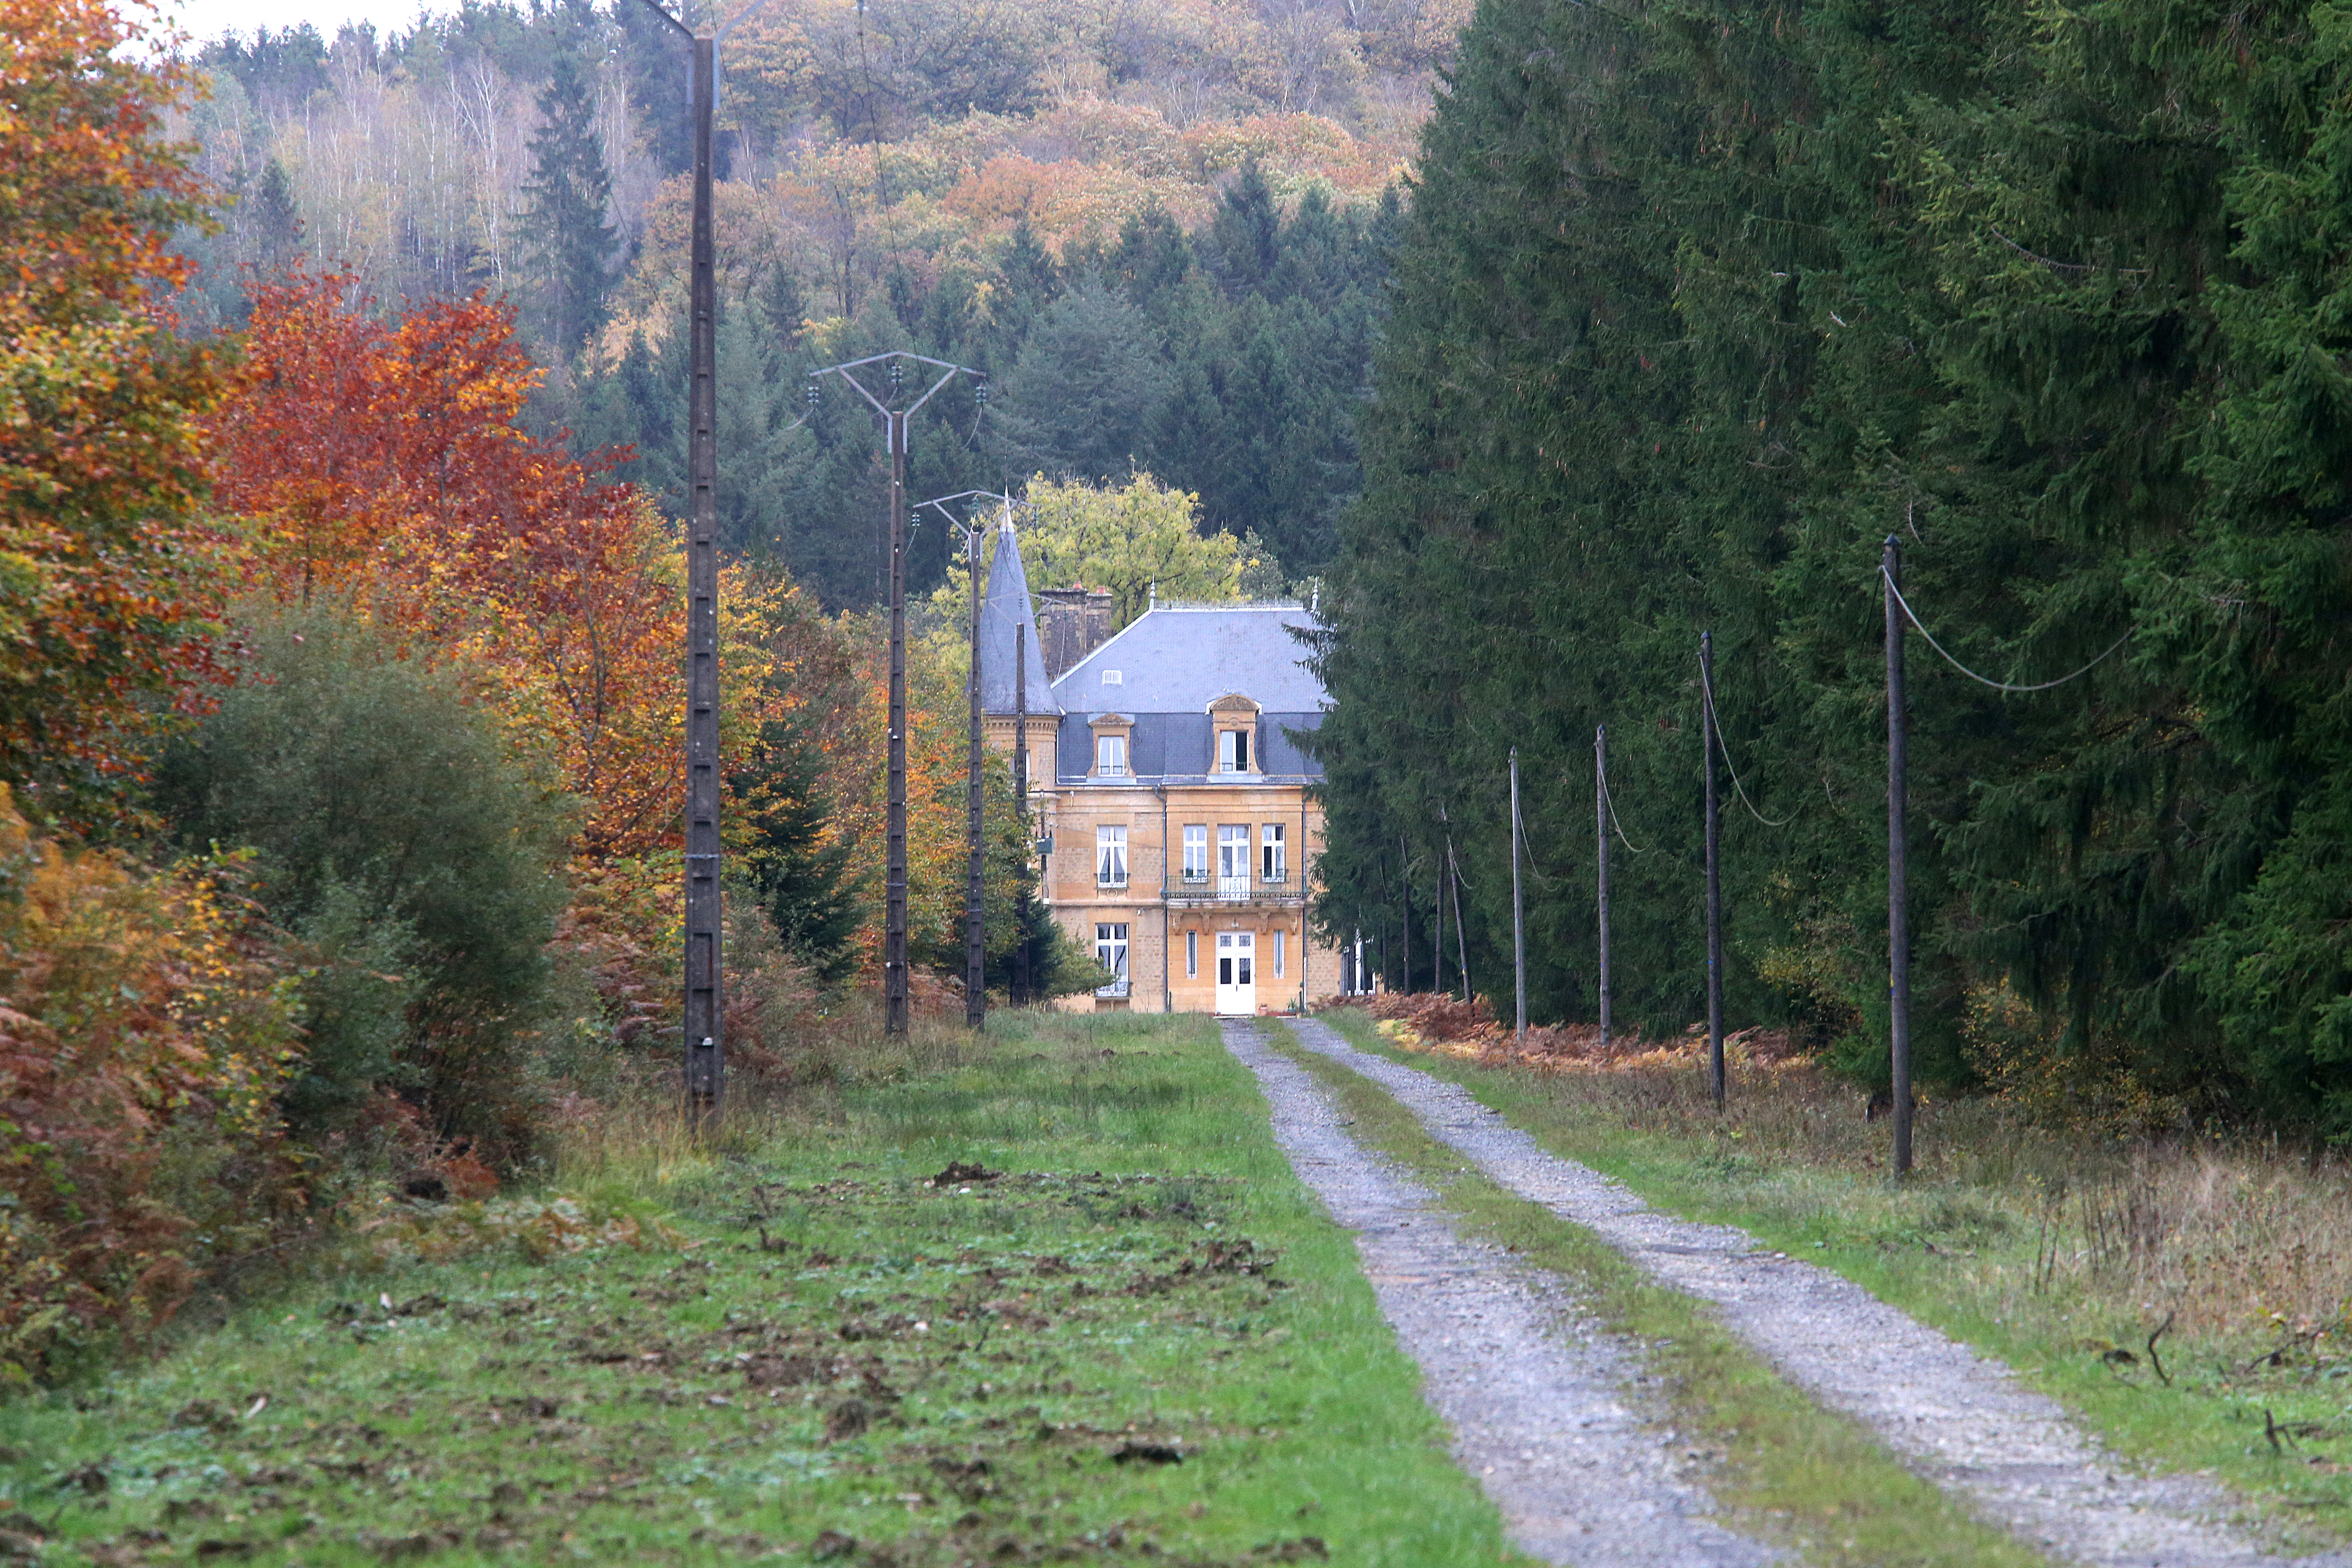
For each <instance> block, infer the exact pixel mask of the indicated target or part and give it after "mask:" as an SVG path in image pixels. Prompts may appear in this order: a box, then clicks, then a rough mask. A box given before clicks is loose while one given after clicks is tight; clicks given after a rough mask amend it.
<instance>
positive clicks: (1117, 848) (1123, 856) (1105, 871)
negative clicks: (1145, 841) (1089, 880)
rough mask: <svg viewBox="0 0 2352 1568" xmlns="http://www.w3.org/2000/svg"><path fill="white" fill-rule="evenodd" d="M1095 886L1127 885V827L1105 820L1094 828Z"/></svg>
mask: <svg viewBox="0 0 2352 1568" xmlns="http://www.w3.org/2000/svg"><path fill="white" fill-rule="evenodd" d="M1095 886H1096V887H1097V888H1124V887H1126V886H1127V829H1126V827H1125V826H1122V825H1120V824H1118V823H1109V822H1106V823H1103V824H1101V825H1100V826H1097V827H1096V829H1095Z"/></svg>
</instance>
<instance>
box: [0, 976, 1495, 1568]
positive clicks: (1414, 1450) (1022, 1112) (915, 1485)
mask: <svg viewBox="0 0 2352 1568" xmlns="http://www.w3.org/2000/svg"><path fill="white" fill-rule="evenodd" d="M654 1141H655V1142H660V1140H659V1139H658V1138H656V1139H655V1140H654ZM734 1142H735V1144H736V1147H735V1148H734V1150H733V1151H732V1152H731V1153H730V1152H724V1151H722V1156H723V1157H711V1156H709V1155H705V1156H700V1157H697V1156H693V1155H692V1152H690V1151H686V1152H681V1150H680V1147H679V1146H678V1145H677V1141H676V1140H675V1138H674V1137H672V1138H671V1139H670V1140H669V1142H668V1143H667V1144H666V1145H664V1146H663V1147H662V1148H659V1149H656V1151H655V1152H654V1153H653V1154H652V1155H650V1156H649V1155H647V1154H646V1153H645V1152H644V1151H643V1150H638V1149H629V1148H623V1149H616V1150H610V1151H606V1152H604V1157H602V1158H601V1159H590V1158H586V1157H585V1156H584V1154H583V1151H581V1150H579V1149H578V1148H573V1149H572V1151H570V1152H569V1153H568V1154H567V1161H568V1163H570V1165H571V1166H572V1168H573V1169H574V1170H579V1169H582V1168H583V1167H594V1168H595V1170H596V1171H597V1173H599V1179H600V1180H601V1181H602V1182H603V1183H604V1184H605V1186H606V1187H608V1188H612V1187H618V1188H623V1189H631V1188H632V1183H634V1184H635V1185H634V1188H633V1189H632V1190H633V1191H634V1194H635V1199H636V1200H637V1201H638V1202H639V1205H640V1207H641V1208H642V1205H643V1198H644V1196H645V1194H646V1193H647V1192H650V1191H658V1192H659V1193H660V1194H661V1195H662V1198H663V1200H664V1202H665V1204H666V1205H667V1207H668V1209H669V1211H670V1214H669V1224H670V1225H671V1226H673V1227H674V1229H675V1232H676V1237H677V1238H678V1239H682V1240H683V1241H684V1242H685V1243H686V1245H684V1246H683V1247H680V1246H677V1245H675V1244H674V1243H663V1242H659V1241H656V1242H655V1243H654V1244H652V1245H649V1246H645V1247H628V1246H622V1245H609V1246H603V1247H593V1248H590V1249H586V1250H583V1251H580V1252H577V1253H567V1254H560V1255H558V1256H555V1257H553V1258H551V1259H549V1260H547V1261H543V1262H532V1261H530V1260H528V1259H527V1258H522V1257H520V1256H519V1255H518V1254H517V1253H516V1252H515V1251H514V1250H513V1249H512V1248H504V1249H501V1250H497V1251H478V1252H475V1253H472V1254H470V1255H467V1256H463V1257H458V1258H450V1259H448V1260H446V1261H445V1262H442V1263H440V1264H437V1265H425V1264H414V1265H410V1266H406V1267H402V1268H393V1269H390V1270H388V1271H384V1272H379V1273H373V1274H360V1273H354V1274H352V1275H350V1276H348V1277H344V1278H340V1279H326V1280H321V1281H319V1282H318V1283H317V1285H316V1286H315V1287H314V1288H312V1289H309V1290H306V1291H300V1292H296V1293H294V1294H293V1295H291V1296H289V1298H288V1299H285V1300H278V1301H276V1302H274V1303H271V1304H269V1305H268V1306H266V1307H261V1306H257V1307H252V1308H248V1309H247V1310H243V1311H241V1312H239V1313H237V1314H236V1315H235V1316H233V1317H232V1318H231V1320H230V1321H228V1322H227V1323H226V1325H225V1326H223V1327H221V1328H219V1329H217V1330H216V1331H209V1332H206V1333H204V1334H201V1335H195V1336H192V1337H191V1338H190V1339H189V1340H188V1341H186V1342H184V1343H183V1344H182V1345H181V1346H180V1347H179V1348H178V1349H176V1350H175V1351H174V1352H173V1353H171V1354H170V1355H169V1356H168V1357H166V1358H165V1359H163V1360H162V1361H161V1362H160V1363H156V1364H153V1365H151V1366H146V1367H141V1368H137V1369H132V1370H126V1371H124V1372H121V1373H119V1374H117V1375H115V1376H113V1377H112V1378H110V1379H109V1380H107V1381H106V1382H104V1383H102V1384H97V1385H94V1386H90V1387H85V1388H83V1389H81V1390H79V1391H78V1392H75V1393H72V1394H54V1395H48V1396H44V1397H41V1398H38V1399H26V1400H20V1401H18V1402H16V1403H14V1404H11V1405H5V1406H0V1529H7V1528H9V1527H10V1525H11V1523H12V1521H13V1523H14V1527H15V1531H16V1544H17V1545H19V1546H26V1545H27V1544H28V1543H30V1542H34V1541H35V1540H36V1538H37V1539H38V1541H39V1542H43V1543H45V1544H43V1545H42V1547H41V1548H40V1549H41V1550H44V1551H46V1552H47V1559H48V1560H53V1561H58V1562H65V1561H77V1562H79V1561H88V1560H93V1559H94V1560H96V1561H99V1562H110V1563H145V1562H155V1563H164V1562H171V1563H185V1562H190V1561H199V1562H228V1561H242V1562H251V1563H309V1564H327V1563H380V1562H383V1561H385V1560H387V1559H398V1558H403V1557H408V1556H415V1557H431V1558H432V1559H433V1560H435V1561H436V1562H441V1563H451V1564H462V1563H478V1562H492V1561H507V1560H509V1559H527V1560H530V1561H541V1560H546V1561H559V1562H561V1561H581V1562H599V1563H609V1562H630V1563H706V1562H708V1563H718V1562H733V1561H738V1560H740V1559H742V1558H745V1557H750V1556H755V1555H772V1556H773V1557H774V1558H775V1560H777V1561H781V1562H786V1563H807V1562H814V1561H828V1562H841V1563H859V1564H900V1565H908V1568H911V1565H915V1564H931V1563H938V1564H946V1563H971V1562H980V1561H987V1562H991V1563H995V1562H1025V1561H1045V1560H1049V1559H1050V1560H1055V1561H1101V1562H1127V1561H1136V1562H1144V1561H1151V1562H1159V1563H1171V1562H1172V1563H1265V1562H1288V1561H1314V1560H1318V1559H1319V1557H1320V1555H1321V1554H1322V1553H1323V1552H1328V1554H1329V1557H1330V1559H1331V1560H1332V1561H1335V1562H1342V1563H1362V1564H1397V1565H1405V1564H1413V1565H1421V1564H1433V1563H1446V1564H1454V1563H1496V1562H1501V1563H1523V1562H1525V1561H1526V1560H1525V1559H1523V1558H1520V1557H1518V1556H1517V1554H1516V1553H1513V1552H1510V1551H1508V1550H1507V1547H1506V1545H1505V1543H1504V1541H1503V1538H1502V1533H1501V1528H1500V1522H1499V1520H1498V1518H1497V1516H1496V1512H1495V1510H1494V1509H1493V1508H1492V1507H1491V1505H1489V1504H1488V1503H1487V1502H1486V1500H1485V1499H1484V1497H1483V1496H1481V1495H1480V1494H1479V1492H1478V1491H1477V1489H1476V1488H1475V1486H1474V1485H1472V1484H1471V1483H1470V1482H1469V1481H1468V1480H1467V1479H1465V1477H1463V1476H1462V1475H1461V1474H1460V1472H1459V1471H1458V1470H1456V1469H1455V1468H1454V1466H1453V1464H1452V1463H1451V1462H1450V1460H1449V1459H1448V1458H1447V1457H1446V1455H1445V1453H1444V1448H1443V1439H1444V1433H1443V1430H1442V1428H1441V1426H1440V1424H1439V1423H1438V1422H1437V1420H1436V1418H1435V1417H1434V1416H1433V1415H1432V1414H1431V1413H1430V1411H1429V1410H1428V1408H1427V1406H1426V1405H1424V1404H1423V1401H1422V1400H1421V1398H1420V1397H1419V1394H1418V1375H1417V1373H1416V1372H1415V1370H1414V1368H1413V1367H1412V1363H1410V1362H1409V1361H1408V1360H1407V1359H1406V1358H1405V1357H1404V1356H1403V1355H1402V1353H1401V1352H1399V1351H1398V1350H1397V1349H1396V1347H1395V1344H1394V1342H1393V1339H1392V1337H1391V1334H1390V1332H1389V1331H1388V1329H1387V1327H1386V1325H1385V1324H1384V1323H1383V1322H1382V1321H1381V1318H1380V1315H1379V1312H1378V1310H1377V1308H1376V1306H1375V1304H1374V1301H1373V1298H1372V1295H1371V1291H1370V1287H1369V1286H1368V1285H1367V1284H1366V1283H1365V1282H1364V1280H1363V1279H1362V1278H1361V1276H1360V1273H1359V1270H1358V1266H1357V1260H1356V1256H1355V1252H1354V1248H1353V1247H1352V1245H1351V1244H1350V1242H1349V1239H1348V1237H1347V1236H1346V1235H1345V1233H1343V1232H1341V1231H1339V1229H1338V1228H1337V1227H1335V1226H1332V1225H1331V1224H1330V1223H1329V1221H1328V1219H1326V1218H1325V1217H1324V1216H1323V1215H1322V1213H1321V1211H1320V1210H1319V1209H1318V1208H1317V1207H1316V1206H1315V1205H1314V1203H1313V1201H1312V1199H1311V1197H1310V1196H1309V1195H1308V1194H1307V1193H1306V1191H1305V1190H1304V1189H1303V1188H1302V1187H1300V1186H1299V1185H1298V1184H1297V1181H1296V1180H1295V1179H1294V1178H1293V1177H1292V1175H1291V1173H1290V1172H1289V1169H1288V1167H1287V1165H1286V1163H1285V1162H1284V1161H1283V1159H1282V1156H1281V1154H1280V1152H1278V1151H1277V1150H1276V1148H1275V1146H1274V1144H1273V1142H1272V1139H1271V1136H1270V1133H1269V1131H1268V1128H1267V1124H1266V1116H1265V1104H1264V1101H1263V1100H1262V1099H1261V1098H1260V1097H1259V1095H1258V1094H1257V1091H1256V1089H1255V1085H1254V1083H1253V1082H1252V1081H1251V1079H1250V1077H1249V1075H1248V1073H1247V1072H1246V1070H1245V1069H1244V1068H1241V1067H1240V1066H1239V1065H1238V1064H1237V1063H1235V1062H1234V1061H1233V1060H1232V1059H1231V1058H1229V1057H1228V1056H1227V1055H1226V1053H1225V1052H1224V1051H1223V1048H1222V1047H1221V1045H1220V1044H1219V1041H1218V1037H1217V1035H1216V1033H1215V1030H1214V1027H1213V1025H1211V1024H1209V1023H1208V1022H1206V1021H1204V1020H1197V1019H1176V1020H1152V1019H1136V1020H1131V1021H1122V1022H1120V1023H1118V1024H1115V1025H1108V1026H1104V1025H1099V1024H1094V1023H1093V1022H1092V1021H1088V1020H1068V1019H1062V1018H1057V1017H1055V1016H1011V1015H1006V1014H999V1015H998V1016H997V1018H996V1019H995V1020H993V1021H992V1030H991V1033H990V1034H989V1036H988V1037H986V1038H985V1040H984V1041H983V1042H982V1043H979V1044H976V1045H969V1046H966V1047H956V1048H951V1049H949V1050H945V1051H942V1052H934V1053H932V1054H931V1055H930V1056H929V1058H921V1057H918V1058H911V1059H910V1060H909V1062H908V1065H906V1066H904V1067H903V1068H899V1069H897V1070H894V1071H893V1072H892V1073H891V1074H889V1075H888V1076H887V1078H880V1077H877V1078H874V1079H864V1080H860V1079H856V1078H854V1077H852V1078H850V1079H847V1080H846V1081H845V1082H843V1083H841V1084H840V1085H838V1086H837V1087H836V1089H835V1090H833V1091H832V1092H831V1093H830V1095H829V1097H828V1098H827V1100H825V1101H824V1104H823V1106H822V1109H821V1113H819V1114H814V1115H800V1116H786V1117H784V1118H782V1120H780V1121H777V1122H776V1123H775V1124H774V1125H773V1128H772V1136H769V1137H768V1138H766V1139H765V1140H763V1141H751V1146H749V1147H745V1146H744V1145H745V1143H746V1142H747V1141H746V1140H745V1139H743V1138H742V1137H740V1136H739V1137H738V1138H737V1139H736V1140H734ZM950 1161H960V1162H968V1163H978V1164H981V1165H982V1166H985V1167H987V1168H988V1169H989V1170H992V1171H999V1172H1002V1173H1003V1174H1002V1175H1000V1176H998V1177H996V1178H994V1179H992V1180H985V1181H969V1182H965V1181H955V1182H950V1183H947V1184H942V1185H940V1186H933V1185H931V1184H929V1183H928V1181H927V1178H929V1177H931V1176H932V1175H933V1174H935V1173H939V1172H940V1171H941V1170H943V1169H944V1168H945V1167H946V1166H947V1165H948V1163H950ZM606 1196H607V1198H608V1199H609V1200H611V1201H614V1202H618V1201H619V1199H620V1198H627V1197H630V1196H631V1191H622V1192H621V1193H620V1194H618V1197H617V1198H616V1197H614V1194H610V1193H608V1194H606ZM763 1227H764V1229H765V1232H766V1235H767V1243H768V1244H767V1246H765V1247H763V1245H762V1240H761V1229H762V1228H763ZM420 1234H422V1235H423V1236H424V1237H426V1238H427V1239H428V1240H429V1239H430V1237H432V1236H433V1235H435V1234H436V1232H435V1230H434V1228H433V1227H432V1226H425V1227H423V1228H422V1230H421V1232H420ZM849 1542H855V1543H856V1544H855V1545H851V1544H849ZM5 1555H6V1552H5V1551H0V1556H5Z"/></svg>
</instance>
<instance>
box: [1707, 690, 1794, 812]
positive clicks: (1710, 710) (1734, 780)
mask: <svg viewBox="0 0 2352 1568" xmlns="http://www.w3.org/2000/svg"><path fill="white" fill-rule="evenodd" d="M1698 683H1699V689H1700V690H1702V691H1703V692H1705V693H1706V716H1707V720H1708V721H1709V722H1711V723H1713V724H1714V726H1715V735H1716V740H1717V742H1721V741H1722V739H1723V710H1721V709H1720V708H1717V706H1716V705H1715V678H1714V677H1713V676H1711V675H1709V674H1707V672H1706V666H1705V665H1703V664H1702V665H1700V666H1699V667H1698ZM1718 750H1720V751H1721V752H1722V753H1723V771H1724V772H1725V773H1729V774H1730V775H1731V787H1732V788H1733V789H1734V790H1736V791H1738V795H1739V804H1740V805H1744V806H1746V807H1747V808H1748V816H1752V817H1754V818H1755V819H1756V820H1757V821H1759V822H1760V823H1762V824H1763V825H1764V826H1767V827H1786V826H1789V824H1790V823H1791V822H1793V821H1795V820H1796V819H1795V818H1794V817H1783V818H1781V819H1780V821H1778V822H1775V821H1773V820H1772V819H1771V818H1770V817H1769V816H1765V815H1764V814H1763V813H1762V812H1760V811H1759V810H1757V809H1756V803H1755V802H1754V801H1752V800H1749V799H1748V786H1747V785H1745V784H1741V783H1740V782H1739V770H1738V768H1735V767H1733V766H1732V765H1731V748H1730V747H1728V746H1722V745H1720V744H1718Z"/></svg>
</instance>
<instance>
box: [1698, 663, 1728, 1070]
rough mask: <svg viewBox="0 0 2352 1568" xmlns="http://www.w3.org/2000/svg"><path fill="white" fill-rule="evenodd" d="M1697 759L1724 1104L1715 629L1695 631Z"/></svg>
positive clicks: (1712, 1026) (1713, 1033) (1710, 1057)
mask: <svg viewBox="0 0 2352 1568" xmlns="http://www.w3.org/2000/svg"><path fill="white" fill-rule="evenodd" d="M1698 689H1699V699H1698V701H1699V708H1700V713H1699V759H1700V766H1701V767H1702V768H1703V769H1704V770H1705V771H1706V1082H1707V1089H1708V1091H1709V1092H1710V1093H1711V1094H1713V1095H1714V1097H1715V1108H1716V1109H1717V1110H1722V1109H1723V869H1722V863H1721V858H1720V856H1719V853H1718V851H1719V850H1720V848H1721V845H1720V843H1719V837H1720V832H1721V827H1722V814H1721V813H1720V812H1718V811H1717V809H1716V807H1717V802H1716V798H1715V752H1716V748H1717V747H1718V746H1720V745H1721V744H1722V743H1723V737H1722V735H1721V734H1720V733H1718V732H1717V730H1716V727H1715V722H1716V720H1715V634H1714V633H1713V632H1701V633H1699V634H1698Z"/></svg>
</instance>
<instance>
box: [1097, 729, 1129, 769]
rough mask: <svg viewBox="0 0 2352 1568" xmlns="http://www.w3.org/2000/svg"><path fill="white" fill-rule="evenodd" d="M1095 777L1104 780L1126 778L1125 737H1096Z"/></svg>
mask: <svg viewBox="0 0 2352 1568" xmlns="http://www.w3.org/2000/svg"><path fill="white" fill-rule="evenodd" d="M1095 776H1096V777H1097V778H1104V779H1123V778H1125V777H1127V737H1126V736H1124V735H1097V736H1096V737H1095Z"/></svg>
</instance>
